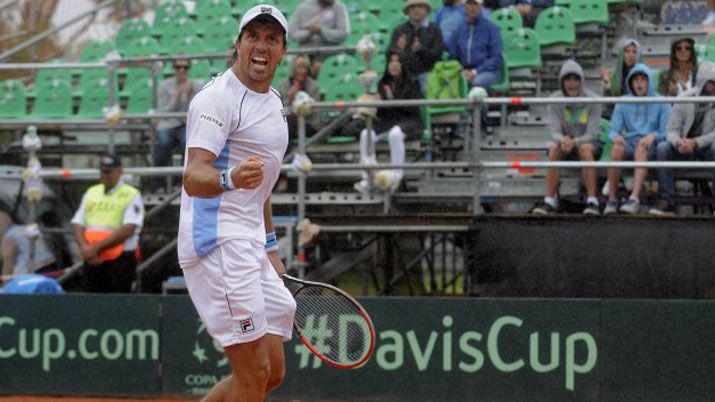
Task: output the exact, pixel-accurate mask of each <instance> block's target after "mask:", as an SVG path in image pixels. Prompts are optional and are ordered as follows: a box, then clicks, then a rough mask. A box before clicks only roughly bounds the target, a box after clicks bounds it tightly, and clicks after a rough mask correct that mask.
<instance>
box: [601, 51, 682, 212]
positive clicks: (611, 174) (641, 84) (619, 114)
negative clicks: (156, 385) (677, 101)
mask: <svg viewBox="0 0 715 402" xmlns="http://www.w3.org/2000/svg"><path fill="white" fill-rule="evenodd" d="M626 83H627V91H628V92H627V94H626V95H625V96H624V98H634V97H660V95H658V94H657V93H656V91H655V86H656V82H655V79H654V78H653V72H652V71H651V70H650V68H648V66H646V65H645V64H642V63H638V64H636V65H635V66H633V68H632V69H631V71H630V72H629V73H628V76H627V77H626ZM669 114H670V104H669V103H619V104H617V105H616V107H615V109H614V110H613V116H612V117H611V129H610V131H609V133H608V139H609V140H610V141H611V142H613V148H612V149H611V160H613V161H621V160H624V159H626V160H635V161H647V160H649V159H651V160H653V159H655V150H656V144H657V143H658V142H659V141H662V140H664V139H665V130H666V127H667V125H668V116H669ZM646 173H647V169H635V171H634V174H633V176H634V177H633V179H634V180H633V190H632V191H631V195H630V197H629V198H628V201H626V202H625V203H624V204H623V205H621V206H620V208H619V206H618V197H617V192H618V181H619V179H620V176H621V169H619V168H612V169H608V182H609V183H608V185H609V194H608V203H607V204H606V209H605V210H604V213H605V214H613V213H616V212H617V211H621V212H625V213H629V214H635V213H637V212H639V211H640V193H641V188H642V187H643V183H644V182H645V178H646Z"/></svg>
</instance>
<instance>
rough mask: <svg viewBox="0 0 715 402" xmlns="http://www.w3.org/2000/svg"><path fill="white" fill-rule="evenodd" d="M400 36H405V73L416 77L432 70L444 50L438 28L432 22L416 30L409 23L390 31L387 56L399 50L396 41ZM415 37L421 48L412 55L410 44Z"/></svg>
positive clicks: (440, 32)
mask: <svg viewBox="0 0 715 402" xmlns="http://www.w3.org/2000/svg"><path fill="white" fill-rule="evenodd" d="M402 34H405V35H407V46H405V49H404V50H403V53H404V60H405V65H406V67H407V72H409V73H410V74H412V75H417V74H422V73H426V72H428V71H430V70H432V67H433V66H434V63H436V62H438V61H439V60H440V57H441V56H442V51H443V50H444V44H443V42H442V31H440V29H439V27H438V26H437V25H435V24H434V23H433V22H430V23H429V25H428V26H427V27H422V26H420V27H419V28H417V29H415V26H414V25H412V22H410V21H407V22H405V23H404V24H402V25H398V26H397V27H396V28H395V30H394V31H392V38H391V39H390V45H389V46H388V47H387V53H388V54H389V53H390V52H392V51H394V50H396V49H397V50H399V48H398V47H397V39H398V38H399V37H400V35H402ZM415 37H418V38H419V40H420V43H421V44H422V48H421V49H420V50H419V51H418V52H417V53H412V42H413V40H414V38H415Z"/></svg>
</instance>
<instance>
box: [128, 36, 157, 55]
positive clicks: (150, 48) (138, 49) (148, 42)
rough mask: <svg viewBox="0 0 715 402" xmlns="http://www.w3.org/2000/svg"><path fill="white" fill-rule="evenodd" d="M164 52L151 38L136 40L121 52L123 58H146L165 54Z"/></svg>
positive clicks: (144, 37)
mask: <svg viewBox="0 0 715 402" xmlns="http://www.w3.org/2000/svg"><path fill="white" fill-rule="evenodd" d="M165 53H166V50H165V49H164V48H163V47H162V46H161V45H160V44H159V42H158V41H157V40H156V39H154V38H152V37H151V36H143V37H141V38H136V39H134V41H132V43H131V44H130V45H129V46H128V47H127V48H126V49H125V50H124V52H122V55H123V56H124V57H147V56H158V55H161V54H165Z"/></svg>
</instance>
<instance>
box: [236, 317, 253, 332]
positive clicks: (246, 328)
mask: <svg viewBox="0 0 715 402" xmlns="http://www.w3.org/2000/svg"><path fill="white" fill-rule="evenodd" d="M238 326H239V327H240V328H241V332H242V333H244V334H245V333H246V332H251V331H253V319H252V318H250V317H249V318H246V319H243V320H239V321H238Z"/></svg>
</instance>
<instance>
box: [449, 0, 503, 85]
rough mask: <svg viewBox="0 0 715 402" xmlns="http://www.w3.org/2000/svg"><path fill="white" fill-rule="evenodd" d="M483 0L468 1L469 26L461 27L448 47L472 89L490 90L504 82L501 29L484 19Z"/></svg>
mask: <svg viewBox="0 0 715 402" xmlns="http://www.w3.org/2000/svg"><path fill="white" fill-rule="evenodd" d="M483 2H484V0H466V2H465V3H464V14H465V18H466V20H465V21H466V22H465V23H463V24H461V25H460V26H459V28H458V29H457V30H456V31H455V32H454V34H453V35H452V37H451V39H450V42H449V43H448V44H447V47H448V48H449V54H450V56H451V58H452V59H454V60H457V61H459V62H460V63H461V64H462V67H464V72H463V75H464V78H465V79H466V80H467V82H469V85H470V86H474V87H482V88H489V87H490V86H491V85H494V84H498V83H499V82H501V70H502V63H503V60H502V57H501V52H502V40H501V35H500V34H499V28H497V26H496V25H494V24H493V23H492V22H491V21H489V20H488V19H487V18H486V17H484V15H482V3H483Z"/></svg>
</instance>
